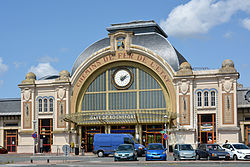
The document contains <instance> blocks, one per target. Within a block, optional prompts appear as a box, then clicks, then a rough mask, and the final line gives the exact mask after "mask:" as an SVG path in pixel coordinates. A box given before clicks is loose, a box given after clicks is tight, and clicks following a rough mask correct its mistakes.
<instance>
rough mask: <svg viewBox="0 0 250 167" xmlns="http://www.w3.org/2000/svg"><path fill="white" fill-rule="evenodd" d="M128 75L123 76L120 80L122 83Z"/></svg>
mask: <svg viewBox="0 0 250 167" xmlns="http://www.w3.org/2000/svg"><path fill="white" fill-rule="evenodd" d="M127 76H128V74H126V75H124V76H121V78H120V80H121V81H124V80H125V79H126V78H127Z"/></svg>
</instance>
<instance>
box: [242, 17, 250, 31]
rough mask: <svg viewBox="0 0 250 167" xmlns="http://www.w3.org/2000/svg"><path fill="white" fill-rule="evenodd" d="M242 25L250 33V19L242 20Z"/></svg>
mask: <svg viewBox="0 0 250 167" xmlns="http://www.w3.org/2000/svg"><path fill="white" fill-rule="evenodd" d="M242 25H243V27H244V28H246V29H248V30H249V31H250V19H249V18H246V19H244V20H242Z"/></svg>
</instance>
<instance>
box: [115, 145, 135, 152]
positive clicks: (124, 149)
mask: <svg viewBox="0 0 250 167" xmlns="http://www.w3.org/2000/svg"><path fill="white" fill-rule="evenodd" d="M130 150H133V146H132V145H120V146H119V147H118V148H117V151H130Z"/></svg>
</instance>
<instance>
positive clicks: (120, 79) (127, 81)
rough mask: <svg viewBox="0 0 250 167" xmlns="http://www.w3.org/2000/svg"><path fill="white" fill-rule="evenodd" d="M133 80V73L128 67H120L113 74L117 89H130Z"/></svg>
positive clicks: (113, 81)
mask: <svg viewBox="0 0 250 167" xmlns="http://www.w3.org/2000/svg"><path fill="white" fill-rule="evenodd" d="M133 80H134V77H133V74H132V73H131V71H130V70H129V69H127V68H119V69H117V70H115V72H114V73H113V75H112V83H113V84H114V86H115V87H116V88H117V89H128V88H129V87H130V86H131V85H132V83H133Z"/></svg>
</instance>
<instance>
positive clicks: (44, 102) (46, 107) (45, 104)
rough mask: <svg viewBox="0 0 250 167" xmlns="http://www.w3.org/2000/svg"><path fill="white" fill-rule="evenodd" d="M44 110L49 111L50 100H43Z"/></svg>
mask: <svg viewBox="0 0 250 167" xmlns="http://www.w3.org/2000/svg"><path fill="white" fill-rule="evenodd" d="M43 111H44V112H47V111H48V100H47V99H44V100H43Z"/></svg>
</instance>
